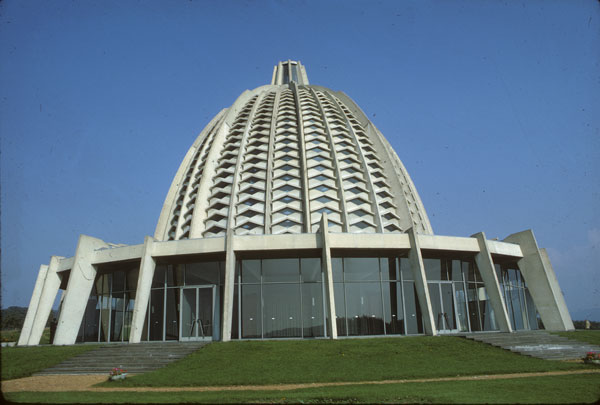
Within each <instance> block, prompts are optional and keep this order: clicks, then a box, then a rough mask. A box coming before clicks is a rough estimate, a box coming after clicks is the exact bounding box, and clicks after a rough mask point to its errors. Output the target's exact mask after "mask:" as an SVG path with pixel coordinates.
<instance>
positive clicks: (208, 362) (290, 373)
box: [103, 336, 591, 387]
mask: <svg viewBox="0 0 600 405" xmlns="http://www.w3.org/2000/svg"><path fill="white" fill-rule="evenodd" d="M583 367H591V366H586V365H582V364H576V363H565V362H557V361H547V360H541V359H535V358H530V357H526V356H521V355H518V354H515V353H511V352H508V351H506V350H502V349H499V348H496V347H492V346H489V345H486V344H482V343H478V342H474V341H471V340H467V339H463V338H458V337H449V336H442V337H431V336H419V337H406V338H381V339H379V338H378V339H340V340H336V341H333V340H312V341H306V340H304V341H302V340H293V341H242V342H227V343H222V342H217V343H212V344H210V345H208V346H206V347H204V348H203V349H201V350H199V351H197V352H195V353H194V354H192V355H191V356H189V357H187V358H185V359H183V360H180V361H178V362H175V363H172V364H171V365H169V366H167V367H165V368H163V369H160V370H157V371H154V372H150V373H146V374H143V375H139V376H134V377H131V378H128V379H127V380H126V381H124V382H123V383H122V385H123V386H155V387H159V386H208V385H249V384H252V385H255V384H256V385H258V384H277V383H304V382H315V381H369V380H386V379H406V378H428V377H446V376H458V375H476V374H499V373H513V372H532V371H551V370H573V369H581V368H583ZM103 384H110V383H103Z"/></svg>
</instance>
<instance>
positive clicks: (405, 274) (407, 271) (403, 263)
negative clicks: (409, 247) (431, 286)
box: [400, 257, 415, 281]
mask: <svg viewBox="0 0 600 405" xmlns="http://www.w3.org/2000/svg"><path fill="white" fill-rule="evenodd" d="M400 271H401V273H402V279H403V280H405V281H408V280H414V279H415V278H414V276H413V273H412V271H411V268H410V260H408V257H401V258H400Z"/></svg>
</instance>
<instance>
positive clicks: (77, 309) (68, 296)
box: [53, 235, 108, 345]
mask: <svg viewBox="0 0 600 405" xmlns="http://www.w3.org/2000/svg"><path fill="white" fill-rule="evenodd" d="M102 247H108V245H107V244H106V243H105V242H104V241H102V240H100V239H97V238H92V237H91V236H87V235H81V236H80V237H79V243H78V244H77V251H76V252H75V260H74V261H73V268H72V269H71V273H70V274H69V283H68V284H67V290H66V291H65V298H64V300H63V305H62V310H61V311H60V316H59V318H58V325H57V327H56V334H55V336H54V342H53V344H55V345H72V344H74V343H75V341H76V340H77V333H78V332H79V327H80V326H81V321H82V320H83V314H84V313H85V308H86V306H87V303H88V298H89V296H90V293H91V292H92V287H93V285H94V281H95V279H96V268H95V267H94V265H93V264H92V260H93V259H94V252H95V251H96V250H97V249H99V248H102Z"/></svg>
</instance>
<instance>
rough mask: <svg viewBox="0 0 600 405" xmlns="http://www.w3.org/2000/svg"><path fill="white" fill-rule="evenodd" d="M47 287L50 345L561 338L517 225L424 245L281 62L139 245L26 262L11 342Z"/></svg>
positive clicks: (344, 104)
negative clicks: (531, 333) (36, 267)
mask: <svg viewBox="0 0 600 405" xmlns="http://www.w3.org/2000/svg"><path fill="white" fill-rule="evenodd" d="M465 215H466V214H465ZM59 292H60V293H61V294H62V295H61V299H60V307H59V316H58V325H57V328H56V333H55V336H54V341H53V342H52V343H53V344H55V345H65V344H73V343H76V342H130V343H137V342H141V341H170V340H173V341H192V340H222V341H228V340H231V339H272V338H332V339H336V338H340V337H350V336H365V335H417V334H427V335H436V334H441V333H464V332H479V331H505V332H511V331H515V330H529V329H538V328H545V329H547V330H569V329H573V323H572V321H571V317H570V315H569V312H568V310H567V307H566V305H565V301H564V298H563V295H562V293H561V291H560V288H559V285H558V282H557V280H556V276H555V274H554V271H553V269H552V266H551V264H550V261H549V259H548V255H547V254H546V251H545V250H544V249H540V248H538V246H537V243H536V240H535V238H534V235H533V233H532V231H530V230H527V231H522V232H518V233H515V234H512V235H510V236H508V237H506V238H505V239H504V240H503V241H498V240H488V239H487V238H486V236H485V235H484V233H483V232H480V233H476V234H474V235H472V236H471V237H457V236H441V235H435V234H434V233H433V229H432V227H431V224H430V222H429V218H428V217H427V212H426V211H425V208H424V207H423V204H422V202H421V199H420V198H419V194H418V193H417V189H416V188H415V185H414V184H413V182H412V181H411V179H410V177H409V175H408V173H407V171H406V169H405V168H404V166H403V164H402V162H401V161H400V159H399V158H398V156H397V155H396V153H395V152H394V150H393V149H392V148H391V146H390V145H389V143H388V142H387V141H386V139H385V138H384V137H383V135H382V134H381V133H380V132H379V131H378V130H377V128H375V126H374V125H373V123H371V122H370V121H369V119H368V118H367V117H366V115H365V114H364V113H363V112H362V111H361V109H360V108H359V107H358V106H357V105H356V104H355V103H354V101H352V100H351V99H350V98H349V97H348V96H347V95H346V94H344V93H343V92H339V91H333V90H330V89H327V88H325V87H321V86H316V85H311V84H309V82H308V77H307V74H306V71H305V69H304V66H302V64H301V63H300V62H296V61H286V62H280V63H279V64H278V65H277V66H275V69H274V71H273V79H272V81H271V84H270V85H265V86H261V87H258V88H256V89H254V90H250V91H248V90H247V91H245V92H244V93H242V95H241V96H239V98H238V99H237V100H236V101H235V102H234V103H233V105H232V106H231V107H229V108H226V109H224V110H222V111H221V112H219V113H218V114H217V115H216V117H214V118H213V120H212V121H211V122H210V123H209V124H208V125H207V126H206V128H205V129H204V130H203V131H202V132H201V133H200V135H199V136H198V138H197V139H196V140H195V141H194V143H193V144H192V146H191V147H190V149H189V151H188V152H187V154H186V155H185V157H184V159H183V162H182V163H181V165H180V167H179V170H178V171H177V174H176V175H175V178H174V179H173V183H172V185H171V188H170V189H169V191H168V193H167V196H166V199H165V202H164V205H163V208H162V212H161V214H160V217H159V219H158V224H157V226H156V232H155V234H154V236H153V237H150V236H147V237H146V238H145V240H144V242H143V243H141V244H139V245H133V246H126V245H118V244H111V243H108V242H105V241H102V240H100V239H97V238H93V237H90V236H86V235H81V236H80V238H79V242H78V245H77V251H76V253H75V256H74V257H68V258H65V257H60V256H53V257H52V258H51V259H50V263H49V264H48V265H42V266H41V268H40V271H39V275H38V278H37V281H36V284H35V288H34V290H33V295H32V298H31V303H30V305H29V310H28V312H27V317H26V320H25V324H24V326H23V329H22V333H21V336H20V339H19V345H37V344H39V342H40V338H41V336H42V332H43V329H44V326H45V324H46V321H47V319H48V317H49V315H50V311H51V308H52V305H53V303H54V302H55V299H56V297H57V294H58V293H59Z"/></svg>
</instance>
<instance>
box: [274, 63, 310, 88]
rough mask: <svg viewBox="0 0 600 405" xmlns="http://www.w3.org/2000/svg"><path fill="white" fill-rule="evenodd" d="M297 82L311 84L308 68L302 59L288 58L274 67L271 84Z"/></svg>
mask: <svg viewBox="0 0 600 405" xmlns="http://www.w3.org/2000/svg"><path fill="white" fill-rule="evenodd" d="M290 82H296V83H297V84H309V83H308V76H307V75H306V69H304V66H302V64H301V63H300V61H299V60H298V61H295V60H289V59H288V60H287V61H284V62H279V63H278V64H277V65H276V66H275V67H274V68H273V79H272V80H271V84H289V83H290Z"/></svg>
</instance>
